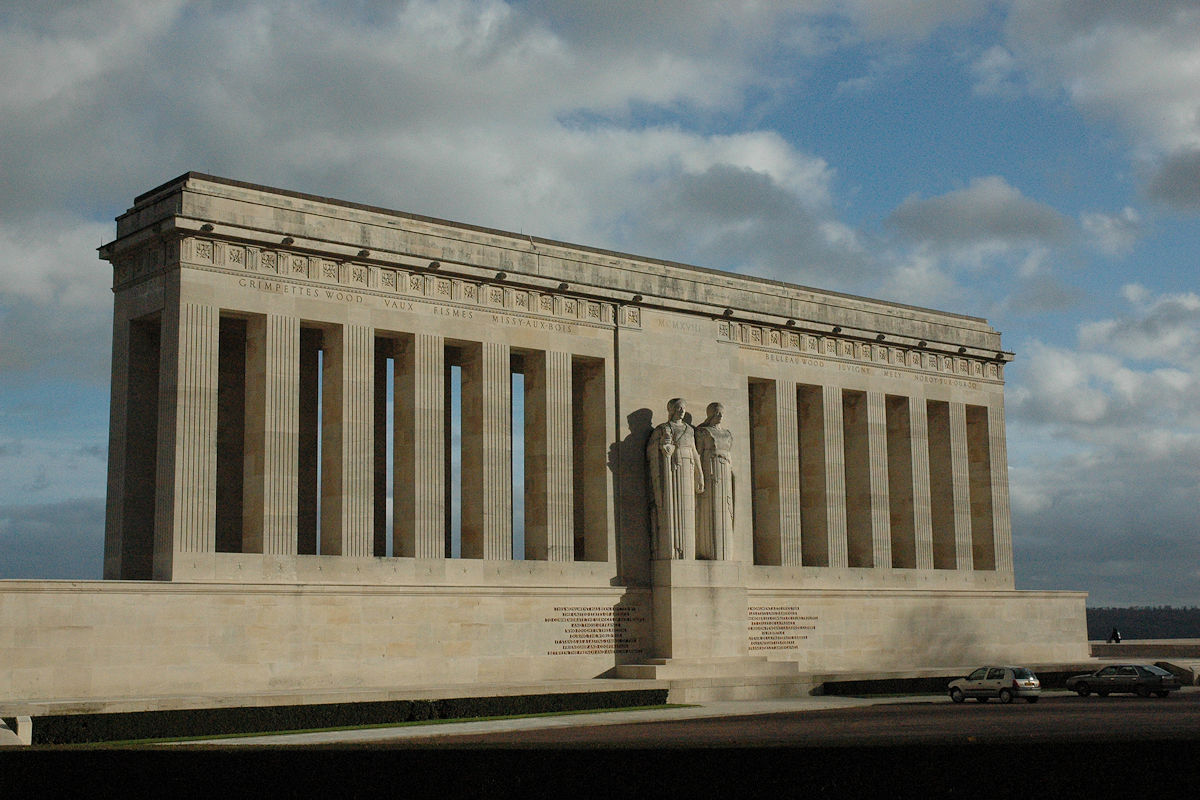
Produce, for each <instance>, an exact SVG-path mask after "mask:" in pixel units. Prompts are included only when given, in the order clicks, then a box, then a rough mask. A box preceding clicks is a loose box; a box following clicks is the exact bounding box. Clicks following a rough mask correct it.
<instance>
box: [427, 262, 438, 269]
mask: <svg viewBox="0 0 1200 800" xmlns="http://www.w3.org/2000/svg"><path fill="white" fill-rule="evenodd" d="M440 266H441V263H440V262H438V261H430V262H429V269H437V268H438V267H440Z"/></svg>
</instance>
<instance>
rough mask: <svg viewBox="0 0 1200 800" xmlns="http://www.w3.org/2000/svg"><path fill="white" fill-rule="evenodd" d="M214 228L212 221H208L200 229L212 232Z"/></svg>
mask: <svg viewBox="0 0 1200 800" xmlns="http://www.w3.org/2000/svg"><path fill="white" fill-rule="evenodd" d="M212 229H213V226H212V223H211V222H206V223H204V224H203V225H201V226H200V230H202V231H204V232H205V233H211V232H212Z"/></svg>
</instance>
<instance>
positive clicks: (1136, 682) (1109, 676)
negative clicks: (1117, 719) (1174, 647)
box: [1067, 664, 1181, 697]
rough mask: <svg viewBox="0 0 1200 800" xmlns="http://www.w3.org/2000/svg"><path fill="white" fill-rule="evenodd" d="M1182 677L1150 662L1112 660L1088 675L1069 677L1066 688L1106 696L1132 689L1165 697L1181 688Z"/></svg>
mask: <svg viewBox="0 0 1200 800" xmlns="http://www.w3.org/2000/svg"><path fill="white" fill-rule="evenodd" d="M1180 685H1181V684H1180V683H1179V678H1176V677H1175V676H1174V675H1172V674H1171V673H1169V672H1167V671H1166V670H1165V669H1162V668H1161V667H1155V666H1153V665H1150V664H1110V665H1109V666H1107V667H1101V668H1100V669H1098V670H1096V671H1095V672H1093V673H1090V674H1088V675H1075V676H1073V677H1070V678H1067V688H1068V689H1069V690H1071V691H1072V692H1078V694H1079V696H1080V697H1087V696H1088V695H1089V694H1091V693H1092V692H1095V693H1096V694H1098V695H1100V696H1101V697H1104V696H1106V695H1108V694H1110V693H1112V692H1132V693H1133V694H1136V695H1138V696H1139V697H1149V696H1150V695H1151V694H1156V695H1158V696H1159V697H1166V696H1167V695H1169V694H1170V693H1171V692H1174V691H1177V690H1178V689H1179V688H1180Z"/></svg>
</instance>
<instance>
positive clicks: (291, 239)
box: [279, 236, 296, 244]
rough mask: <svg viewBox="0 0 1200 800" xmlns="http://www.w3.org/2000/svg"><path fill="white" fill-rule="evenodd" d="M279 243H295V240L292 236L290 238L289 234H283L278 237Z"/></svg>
mask: <svg viewBox="0 0 1200 800" xmlns="http://www.w3.org/2000/svg"><path fill="white" fill-rule="evenodd" d="M279 243H280V244H295V243H296V240H295V239H293V238H292V237H290V236H285V237H283V238H282V239H280V240H279Z"/></svg>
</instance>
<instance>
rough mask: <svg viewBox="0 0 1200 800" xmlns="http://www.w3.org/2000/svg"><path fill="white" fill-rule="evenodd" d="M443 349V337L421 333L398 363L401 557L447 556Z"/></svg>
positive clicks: (396, 475)
mask: <svg viewBox="0 0 1200 800" xmlns="http://www.w3.org/2000/svg"><path fill="white" fill-rule="evenodd" d="M445 353H446V343H445V340H444V339H443V337H441V336H437V335H433V334H425V333H418V334H414V335H413V336H412V338H411V339H410V340H408V341H406V342H405V343H404V344H403V345H402V347H401V351H400V353H399V354H398V356H397V358H396V361H395V370H396V378H395V404H394V405H395V425H394V427H393V431H394V436H395V445H394V448H393V450H394V452H395V463H394V466H393V480H394V482H395V483H394V485H393V488H392V497H393V502H394V506H393V511H392V513H393V516H394V522H395V531H396V533H395V536H396V542H397V547H396V553H397V555H401V556H415V557H417V558H444V557H445V555H446V551H445V536H446V533H445V524H446V468H445V463H446V461H445V459H446V451H445Z"/></svg>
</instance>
